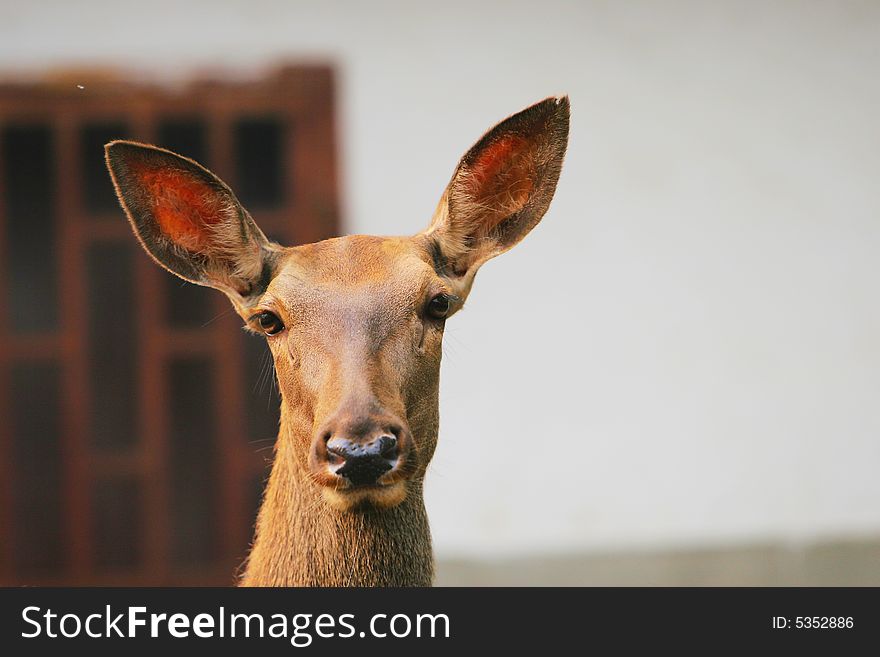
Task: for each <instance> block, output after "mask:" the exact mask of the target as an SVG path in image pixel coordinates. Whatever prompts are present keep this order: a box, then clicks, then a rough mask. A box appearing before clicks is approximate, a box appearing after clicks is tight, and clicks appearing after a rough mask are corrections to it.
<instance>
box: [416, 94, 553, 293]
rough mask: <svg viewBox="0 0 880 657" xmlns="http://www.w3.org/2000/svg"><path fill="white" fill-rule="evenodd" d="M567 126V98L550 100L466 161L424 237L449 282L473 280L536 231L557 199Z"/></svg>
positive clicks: (498, 131)
mask: <svg viewBox="0 0 880 657" xmlns="http://www.w3.org/2000/svg"><path fill="white" fill-rule="evenodd" d="M568 126H569V102H568V97H567V96H562V97H558V98H547V99H546V100H543V101H541V102H540V103H537V104H535V105H532V106H531V107H528V108H526V109H524V110H523V111H521V112H519V113H518V114H514V115H513V116H511V117H510V118H508V119H506V120H504V121H502V122H501V123H499V124H498V125H496V126H495V127H494V128H492V129H491V130H489V132H487V133H486V134H485V135H483V137H482V138H481V139H480V140H479V141H478V142H477V143H476V144H475V145H474V146H473V147H472V148H471V149H470V150H469V151H468V152H467V153H466V154H465V155H464V157H463V158H462V159H461V161H460V162H459V164H458V168H456V170H455V173H454V174H453V176H452V181H451V182H450V183H449V186H448V187H447V188H446V192H445V193H444V195H443V198H442V199H441V200H440V205H439V206H438V208H437V212H436V214H435V215H434V219H433V221H432V222H431V225H430V227H429V228H428V230H427V232H426V235H427V236H428V237H429V238H430V239H432V240H433V244H432V245H431V247H432V249H433V250H434V252H435V254H436V256H437V258H436V259H438V260H439V261H440V262H442V263H443V265H444V269H445V270H446V273H447V275H450V276H454V277H463V276H473V274H474V273H476V270H477V269H478V268H479V266H480V265H482V264H483V263H484V262H485V261H486V260H488V259H490V258H493V257H494V256H496V255H499V254H500V253H503V252H504V251H507V250H508V249H510V248H511V247H513V246H514V245H515V244H517V243H518V242H519V241H520V240H521V239H523V238H524V237H525V236H526V235H528V233H529V231H531V230H532V228H534V227H535V226H536V225H537V224H538V222H539V221H540V220H541V218H542V217H543V216H544V213H545V212H546V211H547V208H548V207H549V205H550V201H551V200H552V199H553V194H554V192H555V191H556V182H557V181H558V180H559V172H560V170H561V169H562V160H563V158H564V157H565V149H566V147H567V145H568Z"/></svg>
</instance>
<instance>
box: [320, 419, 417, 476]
mask: <svg viewBox="0 0 880 657" xmlns="http://www.w3.org/2000/svg"><path fill="white" fill-rule="evenodd" d="M412 460H413V455H412V439H411V438H410V435H409V430H408V429H407V428H406V425H405V424H404V423H403V422H400V421H398V420H397V419H396V418H394V417H393V416H386V415H384V414H382V415H381V416H377V415H372V414H368V415H366V416H361V417H357V416H355V417H352V416H351V415H348V414H344V415H337V416H336V417H334V418H332V419H331V420H329V421H328V422H326V423H325V424H324V425H323V427H321V429H320V430H319V431H318V432H317V433H316V435H315V438H314V441H313V443H312V452H311V456H310V466H311V468H312V472H313V475H314V476H315V480H316V481H317V482H318V483H320V484H323V485H325V486H328V487H330V488H331V489H333V490H334V491H337V492H345V491H351V492H354V491H356V490H358V489H365V490H370V489H375V488H380V489H383V488H388V487H390V486H393V485H394V484H400V483H401V482H402V481H403V480H405V479H407V478H408V476H409V475H410V474H411V472H412V466H413V465H414V464H413V463H412Z"/></svg>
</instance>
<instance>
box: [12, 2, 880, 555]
mask: <svg viewBox="0 0 880 657" xmlns="http://www.w3.org/2000/svg"><path fill="white" fill-rule="evenodd" d="M184 5H185V7H186V9H185V10H182V9H181V8H180V7H181V6H184ZM0 16H2V19H0V67H2V69H3V70H4V71H6V72H9V71H13V72H20V71H22V70H41V69H43V68H45V67H56V66H69V65H72V64H83V63H90V62H92V63H100V64H102V65H107V64H112V65H115V66H119V67H131V68H134V69H137V70H140V71H142V72H144V73H148V74H150V75H154V76H158V77H178V78H179V77H186V76H187V75H189V74H190V73H192V71H194V70H197V69H201V68H204V67H206V66H210V67H214V68H216V67H231V68H234V69H237V70H243V71H248V70H254V69H257V68H259V67H261V66H263V65H265V64H270V63H273V62H276V61H277V60H279V59H280V58H283V57H287V56H293V57H296V56H304V55H305V56H309V57H312V58H332V59H333V60H335V61H336V62H337V63H338V64H339V67H340V71H341V74H342V76H341V89H340V91H341V100H342V119H343V121H342V132H343V134H342V143H343V153H342V154H343V164H344V172H343V173H344V175H343V184H344V191H345V194H346V199H347V218H348V222H349V227H350V229H351V231H352V232H374V233H393V234H396V233H408V232H413V231H415V230H416V229H418V228H420V227H421V226H422V225H423V224H425V222H427V220H428V218H429V215H430V213H431V211H432V210H433V207H434V205H435V203H436V200H437V198H438V196H439V194H440V192H441V190H442V187H443V185H444V184H445V182H446V180H447V179H448V177H449V175H450V174H451V172H452V168H453V167H454V165H455V163H456V161H457V159H458V157H459V156H460V155H461V154H462V153H463V151H464V150H465V149H466V148H467V147H468V146H469V145H470V144H471V143H472V142H473V141H474V140H475V139H476V138H477V137H478V136H479V135H480V134H481V132H482V131H483V130H484V129H486V128H488V127H489V126H490V125H491V124H493V123H494V122H495V121H497V120H499V119H501V118H503V117H504V116H505V115H506V114H509V113H511V112H513V111H516V110H517V109H519V108H521V107H523V106H525V105H527V104H529V103H531V102H533V101H535V100H538V99H540V98H542V97H544V96H547V95H551V94H556V93H560V92H567V93H569V94H570V95H571V100H572V108H573V123H572V134H571V145H570V150H569V156H568V160H567V162H566V167H565V170H564V172H563V176H562V179H561V180H560V183H559V190H558V193H557V197H556V200H555V202H554V204H553V206H552V207H551V210H550V211H549V213H548V214H547V216H546V218H545V220H544V222H543V223H542V224H541V225H540V226H539V227H538V228H537V229H536V230H535V231H534V233H532V235H531V236H530V237H529V238H528V239H527V240H526V241H525V242H523V243H522V244H521V245H520V246H519V247H517V249H515V250H514V251H513V252H511V253H509V254H507V255H505V256H503V257H502V258H501V259H499V260H498V261H496V262H492V263H489V264H488V265H487V266H486V267H485V268H484V270H483V271H482V272H481V273H480V275H479V277H478V280H477V284H476V287H475V290H474V293H473V295H472V297H471V299H470V301H469V304H468V308H467V310H466V312H464V313H463V314H461V315H459V316H458V317H456V318H455V320H454V321H453V322H451V325H450V326H449V327H448V333H447V344H446V351H445V359H444V364H443V393H442V415H443V427H442V430H441V446H440V449H439V451H438V453H437V456H436V459H435V461H434V464H433V466H432V468H431V472H430V474H429V479H428V484H427V498H428V505H429V512H430V515H431V518H432V523H433V530H434V535H435V541H436V546H437V549H438V552H439V553H440V554H441V555H449V554H483V555H487V554H496V553H499V552H525V551H529V550H577V549H582V548H590V547H596V546H603V547H609V546H627V545H635V544H638V545H653V544H658V543H665V544H688V543H692V542H721V541H728V540H729V541H742V540H748V539H753V538H762V539H765V538H769V539H781V540H784V541H797V540H800V539H804V538H810V537H816V536H827V535H838V534H850V533H871V532H878V531H880V476H877V472H878V469H880V467H878V466H880V184H878V181H880V121H878V117H880V6H878V5H877V4H876V3H870V2H835V3H830V2H735V1H733V0H731V1H730V2H716V3H706V2H697V1H694V2H684V1H680V2H650V1H648V0H645V1H644V2H627V3H615V2H599V1H596V2H561V1H551V0H541V1H534V2H500V1H495V2H460V1H457V0H456V1H451V0H445V1H444V2H442V3H436V4H434V3H432V4H422V3H415V2H403V1H401V2H379V3H367V2H347V3H332V2H304V3H293V2H284V1H282V0H277V1H267V0H249V1H248V2H224V3H220V2H215V1H205V0H200V1H197V2H187V3H179V2H173V1H169V0H153V1H152V2H149V3H144V2H136V3H131V4H128V3H124V2H119V1H118V0H115V1H113V2H109V1H108V2H85V1H83V0H80V1H78V2H66V1H55V2H46V1H43V2H39V3H24V2H10V0H2V2H0Z"/></svg>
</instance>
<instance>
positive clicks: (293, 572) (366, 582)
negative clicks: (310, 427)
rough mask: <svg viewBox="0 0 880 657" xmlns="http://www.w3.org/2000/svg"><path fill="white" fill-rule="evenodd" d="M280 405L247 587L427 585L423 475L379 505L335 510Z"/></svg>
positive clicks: (244, 579)
mask: <svg viewBox="0 0 880 657" xmlns="http://www.w3.org/2000/svg"><path fill="white" fill-rule="evenodd" d="M290 419H291V418H290V413H289V410H288V409H287V408H286V407H285V404H282V418H281V430H280V433H279V437H278V443H277V446H276V454H275V461H274V464H273V466H272V473H271V475H270V476H269V481H268V483H267V485H266V492H265V495H264V498H263V504H262V507H261V508H260V513H259V516H258V518H257V528H256V535H255V538H254V544H253V548H252V550H251V554H250V556H249V557H248V562H247V566H246V570H245V573H244V575H243V577H242V581H241V584H242V585H243V586H430V585H431V582H432V580H433V570H434V563H433V553H432V549H431V533H430V529H429V527H428V517H427V513H426V512H425V503H424V499H423V493H422V480H421V479H418V480H411V481H410V482H409V491H408V494H407V497H406V499H405V500H404V501H403V502H402V503H401V504H399V505H398V506H396V507H394V508H391V509H382V510H362V511H337V510H336V509H334V508H332V507H330V506H329V505H327V504H326V502H324V500H323V498H322V497H321V492H320V490H318V487H317V486H316V485H315V484H314V483H313V482H312V480H311V479H310V477H309V474H308V472H307V471H306V469H305V467H304V465H303V464H302V463H301V461H300V460H299V459H297V458H296V455H295V454H294V452H293V449H294V447H293V446H294V445H296V444H297V441H294V440H292V438H293V436H292V435H290V434H291V432H292V431H293V426H294V424H295V423H293V422H291V421H290Z"/></svg>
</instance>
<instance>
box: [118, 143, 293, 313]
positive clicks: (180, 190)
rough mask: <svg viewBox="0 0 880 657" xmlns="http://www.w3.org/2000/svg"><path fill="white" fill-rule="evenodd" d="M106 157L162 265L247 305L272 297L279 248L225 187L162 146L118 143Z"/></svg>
mask: <svg viewBox="0 0 880 657" xmlns="http://www.w3.org/2000/svg"><path fill="white" fill-rule="evenodd" d="M105 152H106V159H107V168H108V169H109V170H110V177H111V178H112V179H113V184H114V186H115V187H116V193H117V195H118V196H119V201H120V203H121V204H122V208H123V210H125V214H126V215H128V219H129V221H130V222H131V226H132V229H133V230H134V232H135V235H137V237H138V239H139V240H140V242H141V244H142V245H143V247H144V249H146V251H147V253H149V254H150V255H151V256H152V257H153V259H154V260H156V262H158V263H159V264H160V265H162V266H163V267H165V268H166V269H168V270H169V271H171V272H172V273H174V274H177V275H178V276H180V277H181V278H183V279H185V280H188V281H190V282H192V283H197V284H198V285H207V286H209V287H213V288H216V289H219V290H221V291H223V292H225V293H226V294H227V295H229V296H230V297H231V298H232V299H233V300H234V301H238V302H239V303H243V302H245V301H246V300H247V298H248V297H251V296H253V295H255V294H257V293H261V292H262V291H263V290H264V289H265V287H266V285H268V282H269V280H270V279H271V273H272V263H273V261H274V257H275V256H274V254H275V252H276V249H277V247H275V245H273V244H271V243H270V242H269V240H267V239H266V236H265V235H264V234H263V232H262V231H261V230H260V229H259V227H258V226H257V224H256V223H255V222H254V220H253V219H251V217H250V215H249V214H248V213H247V211H246V210H245V209H244V208H243V207H242V205H241V203H239V202H238V199H236V198H235V195H234V194H233V193H232V190H230V189H229V187H227V186H226V184H225V183H224V182H223V181H222V180H220V179H219V178H218V177H217V176H215V175H214V174H213V173H211V172H210V171H208V170H207V169H205V168H204V167H203V166H201V165H200V164H198V163H196V162H194V161H193V160H190V159H187V158H185V157H181V156H180V155H177V154H175V153H172V152H171V151H167V150H164V149H162V148H156V147H155V146H147V145H145V144H138V143H135V142H130V141H114V142H111V143H109V144H107V146H106V147H105Z"/></svg>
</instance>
